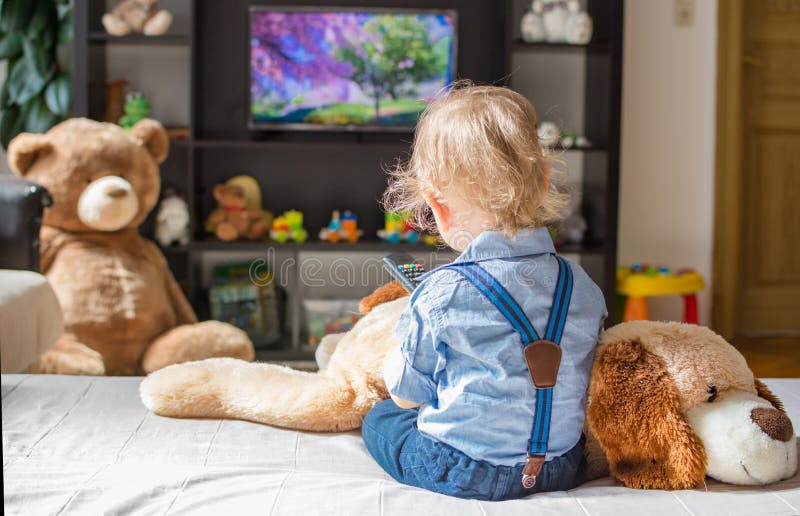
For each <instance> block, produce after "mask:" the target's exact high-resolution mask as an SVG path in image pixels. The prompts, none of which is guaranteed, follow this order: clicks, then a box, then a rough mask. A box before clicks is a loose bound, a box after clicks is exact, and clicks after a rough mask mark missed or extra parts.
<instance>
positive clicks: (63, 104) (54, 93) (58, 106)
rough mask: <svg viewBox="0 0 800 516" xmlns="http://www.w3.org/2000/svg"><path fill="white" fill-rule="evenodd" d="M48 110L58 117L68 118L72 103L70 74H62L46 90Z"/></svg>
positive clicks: (45, 96)
mask: <svg viewBox="0 0 800 516" xmlns="http://www.w3.org/2000/svg"><path fill="white" fill-rule="evenodd" d="M44 101H45V103H46V104H47V109H49V110H50V111H51V112H52V113H54V114H56V115H58V116H67V113H68V112H69V107H70V104H71V101H72V83H71V82H70V75H69V73H68V72H62V73H60V74H59V75H57V76H56V78H55V79H53V80H52V81H50V84H48V85H47V87H46V88H45V89H44Z"/></svg>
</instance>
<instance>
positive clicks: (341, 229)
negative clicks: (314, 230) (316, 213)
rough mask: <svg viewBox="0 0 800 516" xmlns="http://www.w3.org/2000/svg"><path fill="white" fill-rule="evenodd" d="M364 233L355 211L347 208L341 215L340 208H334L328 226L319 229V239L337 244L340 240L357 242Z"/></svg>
mask: <svg viewBox="0 0 800 516" xmlns="http://www.w3.org/2000/svg"><path fill="white" fill-rule="evenodd" d="M363 233H364V232H363V231H361V230H360V229H358V217H356V215H355V213H353V212H352V211H350V210H347V211H345V212H344V213H343V214H341V215H340V214H339V210H333V213H332V214H331V221H330V222H329V223H328V227H325V228H322V229H320V230H319V239H320V240H325V241H328V242H330V243H331V244H335V243H337V242H339V240H346V241H347V242H349V243H351V244H355V243H356V242H358V239H359V238H360V237H361V235H362V234H363Z"/></svg>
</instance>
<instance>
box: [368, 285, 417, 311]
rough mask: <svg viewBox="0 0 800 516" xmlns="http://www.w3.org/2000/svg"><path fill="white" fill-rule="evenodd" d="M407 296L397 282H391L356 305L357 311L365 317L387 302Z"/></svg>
mask: <svg viewBox="0 0 800 516" xmlns="http://www.w3.org/2000/svg"><path fill="white" fill-rule="evenodd" d="M407 295H408V291H406V289H404V288H403V285H401V284H400V282H399V281H392V282H391V283H387V284H386V285H383V286H381V287H378V288H377V289H376V290H375V292H373V293H372V294H370V295H368V296H367V297H365V298H364V299H362V300H361V302H360V303H358V311H359V312H361V313H362V314H363V315H367V314H368V313H369V312H370V311H371V310H372V309H373V308H375V307H376V306H378V305H381V304H383V303H388V302H389V301H394V300H395V299H399V298H401V297H405V296H407Z"/></svg>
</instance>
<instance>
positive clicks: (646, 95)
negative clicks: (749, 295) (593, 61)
mask: <svg viewBox="0 0 800 516" xmlns="http://www.w3.org/2000/svg"><path fill="white" fill-rule="evenodd" d="M672 9H673V2H672V1H671V0H670V1H667V0H627V1H626V2H625V42H624V57H623V83H622V149H621V178H620V211H619V247H618V251H619V261H620V263H626V264H629V263H633V262H650V263H663V264H667V265H669V266H672V267H681V266H690V267H693V268H695V269H697V270H698V271H700V272H701V273H702V274H703V275H704V276H705V278H706V281H707V286H706V290H705V292H703V294H702V295H701V297H700V308H701V314H700V316H701V323H703V324H709V322H710V319H709V315H710V309H711V307H710V303H711V296H710V292H711V286H710V280H711V261H712V247H713V221H714V213H713V212H714V189H713V187H714V132H715V97H716V16H717V1H716V0H695V19H694V23H693V25H692V26H690V27H677V26H675V25H674V24H673V19H672ZM681 317H682V311H681V303H680V301H679V300H678V299H668V298H664V299H658V300H656V302H652V303H651V318H654V319H677V320H680V318H681Z"/></svg>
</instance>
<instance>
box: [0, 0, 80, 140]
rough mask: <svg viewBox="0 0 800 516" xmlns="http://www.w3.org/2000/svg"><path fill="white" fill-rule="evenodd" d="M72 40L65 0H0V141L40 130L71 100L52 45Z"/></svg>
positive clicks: (59, 116) (66, 78)
mask: <svg viewBox="0 0 800 516" xmlns="http://www.w3.org/2000/svg"><path fill="white" fill-rule="evenodd" d="M71 40H72V9H71V6H70V2H69V0H0V61H5V62H6V73H7V75H6V80H5V81H4V82H3V84H2V86H0V145H2V147H3V148H4V149H5V148H6V147H7V146H8V142H10V141H11V139H12V138H13V137H14V136H16V135H17V134H19V133H21V132H23V131H26V132H32V133H43V132H45V131H47V130H48V129H49V128H50V127H52V126H54V125H55V124H57V123H58V122H60V121H61V120H63V119H64V118H65V117H66V116H67V113H68V112H69V109H70V105H71V103H72V85H71V79H70V74H69V72H68V71H67V70H64V69H62V67H61V66H60V65H59V63H58V59H57V54H56V51H57V48H58V46H59V45H63V44H65V43H68V42H69V41H71Z"/></svg>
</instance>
